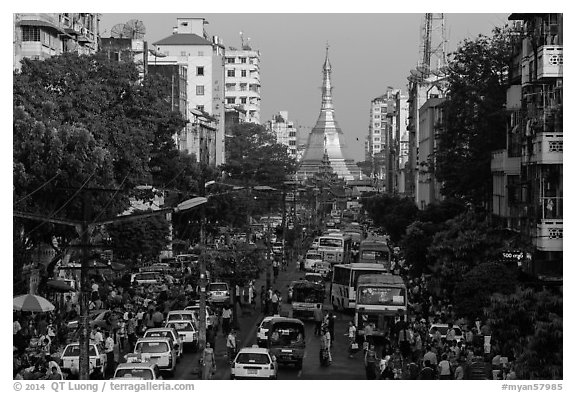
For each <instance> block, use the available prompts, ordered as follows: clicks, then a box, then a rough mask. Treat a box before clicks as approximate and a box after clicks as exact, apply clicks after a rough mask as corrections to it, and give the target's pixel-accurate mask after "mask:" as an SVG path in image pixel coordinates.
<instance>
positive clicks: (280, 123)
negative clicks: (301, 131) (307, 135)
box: [267, 111, 298, 158]
mask: <svg viewBox="0 0 576 393" xmlns="http://www.w3.org/2000/svg"><path fill="white" fill-rule="evenodd" d="M267 128H268V129H269V130H270V131H272V132H273V133H274V134H275V135H276V142H278V143H280V144H282V145H285V146H286V148H287V150H288V155H289V156H290V157H292V158H298V128H297V126H295V125H294V122H292V121H289V120H288V111H280V112H278V113H277V114H275V115H274V116H272V120H270V121H268V122H267Z"/></svg>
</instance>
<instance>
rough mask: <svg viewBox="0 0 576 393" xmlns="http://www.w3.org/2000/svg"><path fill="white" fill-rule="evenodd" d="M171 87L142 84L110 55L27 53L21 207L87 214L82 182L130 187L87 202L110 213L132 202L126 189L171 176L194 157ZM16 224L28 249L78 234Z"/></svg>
mask: <svg viewBox="0 0 576 393" xmlns="http://www.w3.org/2000/svg"><path fill="white" fill-rule="evenodd" d="M168 93H169V84H163V83H162V80H161V79H159V78H157V77H155V76H147V77H146V78H144V80H143V81H139V80H138V72H137V70H136V67H135V65H134V63H132V62H114V61H109V60H108V59H107V58H105V56H103V55H102V54H97V55H91V56H78V55H76V54H64V55H61V56H55V57H52V58H49V59H46V60H44V61H34V60H29V59H25V60H23V64H22V67H21V71H20V72H16V73H14V80H13V97H14V99H13V110H14V116H13V136H14V140H13V185H14V187H13V190H14V191H13V197H14V201H15V206H14V208H15V209H16V210H23V211H28V212H33V213H38V214H42V215H54V216H56V217H62V218H67V219H81V218H83V202H82V198H79V196H81V195H77V193H78V189H79V188H92V189H101V188H105V189H112V190H113V189H121V190H122V192H117V193H111V192H102V193H99V192H90V195H89V200H88V205H89V206H91V208H92V211H93V212H94V215H95V214H98V215H99V218H100V219H103V218H106V217H114V216H116V215H117V214H119V213H120V212H122V211H123V210H124V209H126V207H127V206H128V204H129V196H130V193H129V192H125V190H128V191H132V190H133V189H134V187H135V186H137V185H140V184H154V183H159V184H164V183H168V182H169V181H170V179H172V177H171V176H172V173H171V172H170V168H171V166H172V165H173V164H174V162H175V161H178V160H179V159H181V160H186V158H182V157H181V158H178V157H177V154H178V153H177V151H176V146H175V145H174V142H173V139H172V136H173V135H174V134H176V133H177V132H178V131H179V130H180V129H181V128H182V127H183V126H184V124H185V122H184V120H183V119H182V117H181V115H180V114H179V113H177V112H173V111H172V110H171V107H170V103H169V100H168V99H167V98H168V97H169V95H168ZM39 189H41V191H42V192H36V191H37V190H39ZM15 225H16V226H17V227H18V228H24V233H25V235H24V236H21V237H18V238H15V239H14V241H15V242H16V241H20V240H22V241H25V242H27V244H26V245H25V247H28V248H30V247H31V245H30V244H31V243H34V242H38V241H40V240H44V241H46V240H48V239H49V238H50V237H51V236H52V235H54V234H56V235H58V236H59V237H60V238H61V239H62V240H63V241H62V242H61V243H62V244H66V243H67V242H68V241H69V240H70V239H71V238H75V237H76V233H75V232H74V230H73V229H71V228H70V227H62V226H58V225H42V226H38V223H36V222H31V221H29V220H15ZM19 239H20V240H19Z"/></svg>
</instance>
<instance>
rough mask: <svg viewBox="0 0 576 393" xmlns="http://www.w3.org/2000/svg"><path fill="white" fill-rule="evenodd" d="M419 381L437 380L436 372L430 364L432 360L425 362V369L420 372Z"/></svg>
mask: <svg viewBox="0 0 576 393" xmlns="http://www.w3.org/2000/svg"><path fill="white" fill-rule="evenodd" d="M418 379H425V380H431V379H436V372H435V371H434V369H433V368H432V364H430V360H425V361H424V367H423V368H422V370H420V374H419V375H418Z"/></svg>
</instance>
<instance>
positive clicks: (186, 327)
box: [164, 319, 198, 352]
mask: <svg viewBox="0 0 576 393" xmlns="http://www.w3.org/2000/svg"><path fill="white" fill-rule="evenodd" d="M164 327H166V328H172V329H175V330H176V331H177V332H178V335H179V336H182V345H185V344H187V345H189V346H191V347H192V351H193V352H196V351H197V350H198V330H196V326H194V322H193V321H189V320H187V319H180V320H178V319H176V320H172V321H167V322H166V324H165V325H164Z"/></svg>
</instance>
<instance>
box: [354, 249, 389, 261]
mask: <svg viewBox="0 0 576 393" xmlns="http://www.w3.org/2000/svg"><path fill="white" fill-rule="evenodd" d="M389 257H390V254H389V253H388V251H381V250H364V251H362V254H361V255H360V259H361V260H365V261H380V262H382V261H384V262H385V261H388V259H389Z"/></svg>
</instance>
